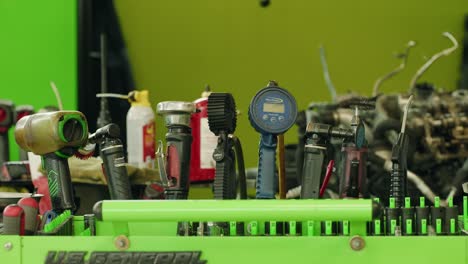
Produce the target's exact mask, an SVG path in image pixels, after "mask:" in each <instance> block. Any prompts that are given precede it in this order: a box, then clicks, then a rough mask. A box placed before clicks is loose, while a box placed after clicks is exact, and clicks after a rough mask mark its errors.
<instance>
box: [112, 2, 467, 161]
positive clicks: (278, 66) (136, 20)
mask: <svg viewBox="0 0 468 264" xmlns="http://www.w3.org/2000/svg"><path fill="white" fill-rule="evenodd" d="M271 2H272V3H271V5H270V7H268V8H266V9H265V8H261V7H260V6H259V1H256V0H236V1H219V0H198V1H170V0H157V1H154V0H139V1H129V0H116V1H115V3H116V6H117V9H118V13H119V16H120V21H121V25H122V28H123V32H124V36H125V40H126V44H127V47H128V49H129V56H130V60H131V62H132V67H133V71H134V74H135V77H136V82H137V86H138V87H139V89H149V90H150V91H151V101H152V104H153V107H154V106H155V104H156V103H157V102H160V101H165V100H187V101H191V100H194V99H196V98H199V96H200V92H201V91H202V89H203V87H204V85H205V84H207V83H208V84H210V85H211V86H212V89H213V90H214V91H218V92H226V91H227V92H231V93H233V94H234V96H235V99H236V103H237V107H238V109H240V110H241V111H242V115H241V116H240V117H239V122H238V128H237V131H236V134H237V135H238V136H239V137H240V139H241V140H242V142H243V146H244V151H245V155H246V158H247V161H246V162H247V165H248V166H255V164H256V162H257V154H256V152H257V150H256V146H257V144H258V138H259V137H258V134H256V133H254V131H253V129H252V128H251V127H250V124H249V122H248V119H247V107H248V105H249V102H250V100H251V98H252V97H253V96H254V95H255V93H256V92H257V91H258V90H259V89H261V88H263V87H264V86H265V85H266V83H267V81H268V80H270V79H274V80H277V81H278V82H279V84H280V86H283V87H284V88H287V89H288V90H289V91H291V92H292V93H293V94H294V95H295V97H296V99H297V101H298V105H299V107H300V108H302V109H303V108H305V107H306V106H307V105H308V103H309V102H311V101H325V100H329V99H330V96H329V95H328V92H327V89H326V86H325V84H324V81H323V78H322V70H321V65H320V60H319V54H318V47H319V45H320V44H323V45H325V47H326V50H327V56H328V63H329V68H330V73H331V77H332V79H333V81H334V84H335V86H336V87H337V89H338V92H341V93H344V92H346V91H348V90H352V91H358V92H360V93H362V94H366V95H368V94H370V93H371V90H372V85H373V83H374V81H375V79H376V78H377V77H378V76H380V75H382V74H384V73H386V72H388V71H389V70H391V69H392V68H393V67H395V66H396V65H397V64H398V63H399V62H398V61H397V60H396V59H395V58H394V57H393V54H394V52H398V51H402V50H403V47H404V45H405V44H406V43H407V42H408V41H409V40H415V41H416V42H417V43H418V46H417V48H415V49H413V53H412V54H411V57H410V60H409V64H408V69H407V70H406V71H405V72H404V73H402V74H400V75H398V76H397V77H396V78H395V79H393V80H391V81H389V82H387V83H385V84H384V86H383V87H382V91H383V92H391V91H404V90H406V89H407V87H408V84H409V80H410V78H411V76H412V75H413V74H414V72H415V71H416V69H417V68H418V67H419V66H421V65H422V64H423V63H424V61H425V60H426V59H427V58H428V57H430V56H431V55H432V54H434V53H435V52H437V51H439V50H440V49H442V48H445V47H448V46H449V45H450V42H449V41H448V40H447V39H446V38H443V37H442V36H441V33H442V32H444V31H450V32H452V33H453V34H454V35H455V37H456V38H457V39H458V40H460V41H461V40H462V38H463V35H462V30H463V19H464V15H465V13H467V12H468V1H466V0H451V1H427V0H412V1H405V0H394V1H372V0H354V1H337V0H314V1H310V0H288V1H285V0H272V1H271ZM459 64H460V50H458V51H457V52H456V53H455V54H454V55H453V56H451V57H447V58H443V59H441V60H440V62H439V63H437V64H436V65H434V67H432V68H431V69H430V70H429V72H428V73H427V74H426V75H424V78H423V79H425V80H430V81H431V82H434V83H436V84H437V85H438V86H440V87H445V88H449V89H453V88H454V87H455V85H456V81H457V79H458V76H459V72H458V68H459ZM157 122H158V126H157V129H158V131H157V136H158V138H163V137H164V133H165V132H166V129H165V128H164V127H163V122H162V119H160V118H159V119H158V120H157ZM295 135H296V129H295V128H294V129H292V130H290V131H289V132H288V133H287V137H286V141H287V142H294V141H295V140H296V137H295Z"/></svg>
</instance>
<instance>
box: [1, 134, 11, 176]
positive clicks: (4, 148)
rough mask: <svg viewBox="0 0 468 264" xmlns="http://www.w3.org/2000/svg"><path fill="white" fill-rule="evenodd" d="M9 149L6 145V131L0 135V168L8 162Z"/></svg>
mask: <svg viewBox="0 0 468 264" xmlns="http://www.w3.org/2000/svg"><path fill="white" fill-rule="evenodd" d="M9 157H10V148H9V144H8V131H7V132H5V133H0V167H1V166H3V163H4V162H7V161H9Z"/></svg>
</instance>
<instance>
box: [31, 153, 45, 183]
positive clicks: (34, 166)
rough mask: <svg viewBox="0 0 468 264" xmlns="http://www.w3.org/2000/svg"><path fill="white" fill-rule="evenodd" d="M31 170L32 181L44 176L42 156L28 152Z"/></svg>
mask: <svg viewBox="0 0 468 264" xmlns="http://www.w3.org/2000/svg"><path fill="white" fill-rule="evenodd" d="M28 160H29V168H30V171H31V180H33V181H34V180H36V179H38V178H40V177H41V176H42V173H41V171H40V168H41V165H42V159H41V156H39V155H36V154H34V153H32V152H28Z"/></svg>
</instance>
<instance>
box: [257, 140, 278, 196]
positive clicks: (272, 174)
mask: <svg viewBox="0 0 468 264" xmlns="http://www.w3.org/2000/svg"><path fill="white" fill-rule="evenodd" d="M277 141H278V139H277V137H276V135H272V134H268V135H263V134H262V135H261V136H260V148H259V153H258V154H259V155H258V156H259V158H258V175H257V190H256V198H257V199H274V198H275V181H276V180H277V179H278V175H277V171H276V145H277Z"/></svg>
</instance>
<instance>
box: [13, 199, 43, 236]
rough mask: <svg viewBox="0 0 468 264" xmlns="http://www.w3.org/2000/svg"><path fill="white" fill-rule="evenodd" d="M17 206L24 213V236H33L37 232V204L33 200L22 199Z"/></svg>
mask: <svg viewBox="0 0 468 264" xmlns="http://www.w3.org/2000/svg"><path fill="white" fill-rule="evenodd" d="M18 205H19V206H20V207H21V208H22V209H23V211H24V217H25V219H24V229H25V230H24V233H25V235H34V233H36V230H37V226H38V222H37V216H38V213H39V204H38V203H37V201H36V200H35V199H34V198H31V197H24V198H21V200H19V201H18Z"/></svg>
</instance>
